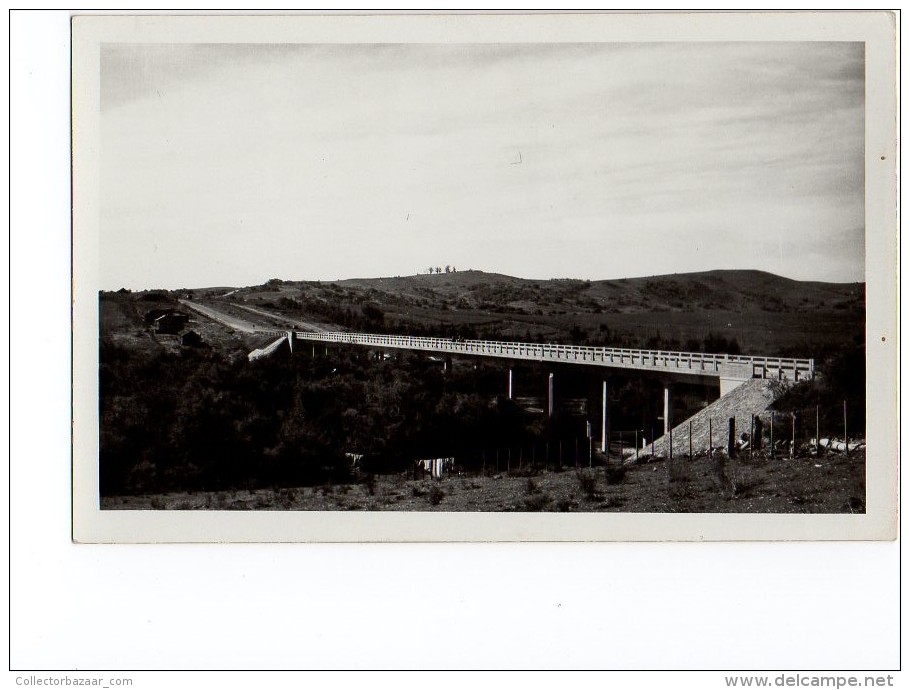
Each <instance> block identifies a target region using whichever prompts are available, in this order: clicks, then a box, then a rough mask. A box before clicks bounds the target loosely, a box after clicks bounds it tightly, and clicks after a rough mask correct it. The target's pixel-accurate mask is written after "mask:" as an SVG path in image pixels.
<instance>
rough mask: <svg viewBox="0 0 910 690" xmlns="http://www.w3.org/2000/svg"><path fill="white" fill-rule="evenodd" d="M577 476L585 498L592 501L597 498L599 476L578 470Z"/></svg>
mask: <svg viewBox="0 0 910 690" xmlns="http://www.w3.org/2000/svg"><path fill="white" fill-rule="evenodd" d="M575 476H576V478H577V479H578V484H579V486H581V490H582V491H583V492H584V494H585V496H587V497H588V498H589V499H592V500H593V499H595V498H597V475H595V474H594V473H593V472H590V471H587V470H578V471H577V472H576V473H575Z"/></svg>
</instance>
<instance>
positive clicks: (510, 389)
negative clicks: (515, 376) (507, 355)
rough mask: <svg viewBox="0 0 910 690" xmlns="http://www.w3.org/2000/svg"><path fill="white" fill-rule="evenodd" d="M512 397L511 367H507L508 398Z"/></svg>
mask: <svg viewBox="0 0 910 690" xmlns="http://www.w3.org/2000/svg"><path fill="white" fill-rule="evenodd" d="M511 399H512V369H511V368H509V400H511Z"/></svg>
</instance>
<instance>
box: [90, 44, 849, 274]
mask: <svg viewBox="0 0 910 690" xmlns="http://www.w3.org/2000/svg"><path fill="white" fill-rule="evenodd" d="M100 107H101V129H100V143H101V176H100V180H101V257H100V259H101V273H102V275H101V283H102V284H101V287H102V288H104V289H117V288H120V287H127V288H131V289H146V288H155V287H158V288H179V287H204V286H243V285H253V284H258V283H262V282H264V281H265V280H268V279H270V278H281V279H285V280H334V279H340V278H352V277H377V276H396V275H412V274H415V273H418V272H426V271H427V269H429V268H430V267H431V266H445V265H447V264H448V265H453V266H455V267H456V268H458V269H459V270H464V269H471V268H473V269H478V270H485V271H494V272H498V273H506V274H509V275H515V276H521V277H527V278H544V279H545V278H562V277H574V278H586V279H591V280H598V279H607V278H623V277H632V276H647V275H658V274H665V273H684V272H689V271H702V270H713V269H737V268H741V269H758V270H764V271H769V272H772V273H776V274H779V275H784V276H787V277H791V278H796V279H800V280H823V281H835V282H848V281H861V280H863V279H864V237H865V232H864V180H863V175H864V173H863V171H864V161H863V155H864V54H863V44H862V43H826V42H793V43H637V44H636V43H625V44H619V43H598V44H376V45H364V44H358V45H350V44H347V45H342V44H305V45H270V44H247V45H228V44H182V45H177V44H104V45H102V52H101V103H100Z"/></svg>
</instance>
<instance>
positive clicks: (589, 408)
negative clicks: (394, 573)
mask: <svg viewBox="0 0 910 690" xmlns="http://www.w3.org/2000/svg"><path fill="white" fill-rule="evenodd" d="M107 19H108V21H109V22H111V25H112V26H113V27H114V28H115V29H118V30H119V29H121V28H122V27H121V25H119V24H117V23H116V21H115V20H114V19H113V18H107ZM84 21H85V24H83V23H82V22H81V20H80V18H77V20H76V21H75V22H74V25H73V31H74V41H76V47H77V48H78V47H79V46H80V44H79V42H78V39H79V38H80V37H81V36H82V35H83V34H86V33H88V34H90V33H91V30H93V29H97V30H99V31H100V33H101V36H102V37H101V38H100V39H98V40H96V41H95V42H91V41H86V45H87V46H89V47H90V48H91V53H90V56H91V60H89V61H88V62H87V63H86V64H90V65H92V67H93V68H96V72H91V71H88V73H86V71H83V70H81V69H79V68H80V67H81V65H82V63H81V62H80V61H79V60H76V61H75V62H74V74H73V90H74V102H75V103H77V109H76V111H75V117H74V128H75V130H76V132H77V134H78V132H79V131H80V127H81V126H82V125H83V122H82V120H80V117H79V115H80V113H82V112H83V110H82V109H80V108H79V107H78V103H79V99H78V97H79V96H80V95H85V96H86V97H87V99H88V98H89V97H90V101H89V102H90V104H91V108H90V109H89V108H86V109H85V110H86V111H88V112H89V113H90V114H91V115H92V118H89V121H90V122H91V123H92V124H93V125H94V128H93V129H92V135H91V143H92V155H91V156H90V157H89V158H88V159H81V158H80V148H79V142H80V139H78V138H77V139H76V140H75V144H74V158H75V161H76V166H75V168H74V190H75V192H74V195H75V202H76V207H75V209H76V210H75V216H74V223H75V224H76V241H77V242H78V241H79V239H80V236H79V233H78V229H79V227H80V225H79V223H80V221H81V220H83V219H84V218H85V217H86V216H87V215H88V213H87V214H86V216H83V215H81V214H80V208H85V207H80V204H79V202H80V196H79V192H80V189H81V186H80V185H81V183H82V182H83V179H82V178H81V177H80V175H81V174H83V173H84V171H85V168H84V167H80V163H86V164H90V165H92V166H94V168H93V172H94V174H95V175H94V176H92V178H91V182H90V183H89V182H87V183H86V184H87V185H88V187H87V189H89V190H91V192H92V196H91V199H92V201H91V206H90V209H89V212H90V214H91V216H92V219H93V220H95V221H96V223H97V226H96V231H97V233H96V235H95V238H96V244H95V245H93V251H94V254H93V255H92V256H93V262H92V263H91V265H92V268H93V270H95V271H96V273H95V274H94V276H93V277H95V278H96V280H97V291H96V293H95V294H96V302H95V303H93V304H92V305H91V306H92V307H93V308H94V309H96V313H95V314H94V317H95V319H96V320H94V321H92V320H89V321H88V322H86V323H87V324H93V325H94V324H96V325H97V332H96V333H95V334H94V337H93V339H94V341H95V343H96V347H97V362H96V364H95V366H96V371H95V375H96V377H97V378H96V381H97V447H96V448H93V449H92V454H93V457H94V458H95V460H96V462H95V464H92V465H91V467H92V468H93V469H95V470H96V474H94V473H93V474H89V475H83V476H81V477H80V479H79V482H78V483H79V484H80V485H85V486H89V487H90V488H91V489H92V490H93V491H94V492H95V493H94V494H93V498H94V497H95V496H96V497H97V508H98V509H99V510H100V513H101V514H108V513H110V514H113V513H115V512H123V513H124V514H144V513H151V514H154V513H155V512H158V511H179V512H180V514H181V515H189V516H192V515H193V514H194V513H193V512H192V511H197V512H198V514H203V513H206V514H213V513H214V514H231V515H232V519H241V518H240V517H236V516H235V514H240V513H241V512H242V511H269V512H278V513H284V514H287V515H295V516H298V515H304V516H305V515H307V514H310V515H317V514H318V515H325V514H338V515H341V514H342V513H352V512H353V513H363V514H365V517H364V518H362V519H364V520H367V524H369V520H372V519H375V520H377V521H379V520H382V514H383V513H388V512H397V513H403V514H412V513H443V514H467V513H471V514H476V515H475V520H476V518H478V517H482V516H483V515H485V514H490V513H495V514H509V513H511V514H516V516H523V517H531V515H532V514H540V515H552V514H556V513H570V514H576V515H578V514H582V515H587V516H588V518H589V519H590V518H593V517H596V516H605V515H614V516H622V517H621V518H620V519H623V520H629V519H630V518H634V516H635V515H662V516H664V517H670V516H674V515H679V514H683V513H685V514H700V515H702V516H705V518H706V519H709V520H710V519H711V518H710V517H709V516H717V518H718V519H721V520H722V519H723V518H724V516H730V515H749V516H753V515H772V514H787V515H793V516H803V517H804V516H807V515H836V516H841V517H842V518H843V519H844V520H850V519H851V518H857V519H859V520H862V519H864V518H865V517H867V514H868V512H869V511H870V503H871V502H873V501H875V500H879V497H880V495H881V494H882V492H879V493H877V494H876V496H875V497H874V498H873V497H870V486H869V472H870V467H871V466H873V465H875V466H876V467H878V468H880V469H881V470H882V472H881V473H879V476H880V477H881V476H884V488H885V492H884V493H885V494H887V489H888V488H889V487H888V481H889V480H890V481H891V482H892V487H893V482H894V481H896V479H895V476H896V475H894V474H893V470H894V468H893V467H892V466H891V463H893V458H892V457H891V455H890V449H888V448H887V447H883V446H882V445H881V443H880V441H876V439H875V438H873V436H874V434H870V432H869V429H868V428H867V427H868V425H869V423H870V416H869V415H868V403H869V399H868V397H867V392H868V390H869V378H868V376H867V374H868V371H869V370H870V363H869V351H868V348H867V342H868V341H869V340H870V338H871V339H872V340H874V341H879V336H878V335H877V333H878V332H879V330H880V329H881V323H880V322H876V323H875V324H874V328H875V330H874V332H872V333H870V316H869V294H870V293H869V281H870V280H873V281H874V280H879V281H880V282H882V280H883V279H884V282H885V283H887V280H888V271H889V270H891V271H893V270H894V266H891V267H889V266H887V265H880V264H872V263H871V262H870V260H871V259H872V258H873V257H871V256H870V247H871V248H872V251H874V252H875V253H876V256H877V255H878V254H880V251H879V248H881V247H882V246H887V244H888V242H890V241H893V238H890V239H889V238H888V237H887V234H886V231H885V232H883V229H884V228H882V226H881V225H877V226H876V227H873V228H870V224H869V220H868V219H869V218H870V215H871V213H870V211H872V210H874V209H870V208H869V198H870V197H869V195H868V193H867V192H868V186H869V182H870V180H869V179H868V173H867V165H869V160H870V158H874V159H878V158H879V149H878V148H870V140H869V138H868V135H869V129H870V125H872V124H878V123H870V117H872V118H875V117H879V116H880V115H882V113H879V112H873V111H870V109H869V107H868V100H867V99H868V98H869V97H870V93H873V92H872V91H870V84H869V75H870V72H869V59H870V54H869V48H868V46H867V43H866V42H864V41H862V40H818V39H817V37H814V36H813V37H808V36H807V37H806V39H805V40H794V39H793V38H790V39H788V40H774V38H773V36H772V37H771V38H770V39H764V40H745V39H741V38H737V37H736V36H735V35H734V36H732V37H731V38H729V39H727V40H709V41H705V40H669V41H668V40H661V41H648V40H632V39H634V37H631V38H630V39H626V40H609V38H608V39H606V40H597V41H595V40H591V39H590V37H587V38H586V36H587V35H586V34H585V33H584V32H582V35H581V37H580V38H579V40H575V39H574V38H572V40H569V39H568V38H567V39H564V40H529V39H528V38H525V39H523V40H518V39H519V38H520V37H521V35H522V34H521V32H517V33H516V32H512V33H510V34H509V35H508V36H507V37H505V38H504V39H502V40H493V39H492V38H491V37H490V35H489V34H488V33H483V32H481V33H479V34H478V35H477V36H476V37H475V38H474V39H473V40H471V32H470V31H469V30H464V31H461V32H457V31H456V32H455V33H454V35H446V36H443V37H442V38H440V39H437V40H435V41H434V40H427V39H426V38H425V37H423V36H421V35H420V33H419V32H418V33H417V35H413V34H408V33H406V32H403V31H402V32H400V33H397V34H396V33H395V32H391V33H389V32H382V33H381V35H379V36H377V38H375V39H371V38H369V37H367V38H366V39H364V40H357V41H353V42H352V41H351V40H347V39H346V40H337V39H336V38H335V36H336V34H334V33H332V32H325V34H323V35H321V36H320V39H319V40H318V41H317V40H313V39H312V38H310V39H309V40H308V36H310V34H308V32H307V31H306V30H305V29H306V26H305V22H304V27H303V28H304V30H303V31H302V32H301V38H299V39H297V38H289V37H288V35H287V34H286V33H284V34H281V35H278V34H276V38H275V40H272V41H266V40H262V39H261V38H259V37H258V36H259V34H257V37H249V36H241V38H240V39H238V40H226V39H223V38H222V37H221V34H219V33H218V32H217V31H216V32H215V33H214V34H211V35H207V34H206V31H205V29H206V27H205V25H202V29H203V31H202V35H201V36H199V37H196V34H193V33H192V32H190V33H187V32H183V33H180V32H179V31H178V32H176V33H175V34H174V35H175V36H177V37H178V40H173V39H172V40H167V39H166V37H163V36H162V35H161V34H162V31H161V30H160V29H161V28H162V27H161V25H155V24H152V25H151V26H150V31H149V32H148V33H147V34H143V35H141V40H139V39H138V38H137V37H136V36H135V35H133V34H134V32H135V29H134V28H133V29H129V30H123V31H120V33H119V34H118V33H117V32H116V31H115V32H114V33H113V37H110V36H108V35H107V34H105V29H106V27H107V26H108V25H107V24H105V22H104V20H99V19H95V20H94V23H92V19H91V18H87V19H85V20H84ZM173 24H174V26H175V27H176V28H178V29H179V28H180V27H179V24H180V22H179V20H174V22H173ZM196 28H199V25H198V24H197V25H196ZM212 28H216V29H217V28H218V27H217V26H213V27H212ZM241 28H242V27H241ZM342 28H343V27H342ZM164 33H167V32H164ZM340 35H344V34H343V33H342V34H340ZM569 38H571V37H569ZM585 38H586V40H582V39H585ZM115 39H116V40H115ZM810 39H811V40H810ZM87 52H88V51H87ZM885 114H887V113H885ZM886 123H887V122H886ZM892 125H893V123H892ZM886 130H887V127H886ZM886 134H887V131H886ZM882 141H885V142H887V136H886V137H885V138H884V139H882ZM876 145H878V144H877V143H876ZM882 151H883V152H884V153H886V154H888V157H889V158H888V160H890V155H891V154H892V151H891V150H887V151H886V150H885V149H882ZM881 159H882V160H885V156H882V158H881ZM889 165H890V163H889ZM876 222H877V221H876ZM886 227H887V226H885V228H886ZM873 232H874V233H878V235H881V236H882V237H881V239H878V238H877V237H873ZM886 256H887V254H886ZM74 262H75V266H74V270H75V271H76V273H77V275H78V272H79V269H80V252H79V250H78V248H77V249H76V251H75V252H74ZM86 263H89V262H86ZM870 271H874V272H875V273H876V275H875V276H873V275H870ZM892 275H893V274H892ZM880 306H886V305H880ZM891 316H894V315H893V314H892V315H891ZM887 317H888V315H887V313H886V318H887ZM80 323H81V322H80ZM77 327H78V326H77ZM84 335H85V338H86V342H87V343H88V342H90V340H91V339H92V337H91V334H84ZM881 343H884V345H885V349H884V352H886V353H887V352H893V349H892V348H893V345H892V343H891V342H889V341H888V340H887V339H886V337H881V341H880V342H879V344H881ZM873 366H879V365H877V364H876V365H873ZM886 376H887V373H886ZM891 383H892V384H893V380H892V381H891ZM76 415H77V417H78V412H77V413H76ZM885 419H887V416H886V418H885ZM880 422H881V420H879V423H880ZM873 423H874V422H873ZM892 431H894V430H892ZM884 437H885V439H887V438H888V432H887V430H886V433H885V435H884ZM879 438H881V435H880V436H879ZM876 443H878V445H876ZM889 472H892V474H890V475H889ZM93 484H94V486H92V485H93ZM884 507H885V510H886V511H887V506H884ZM241 517H242V516H241ZM187 519H189V520H192V517H189V518H187ZM328 519H331V518H328ZM422 519H423V518H416V517H415V518H414V521H415V522H418V521H420V520H422ZM513 519H522V517H515V518H513ZM543 519H546V518H543ZM607 519H609V517H608V518H607ZM797 519H798V517H797ZM473 524H477V523H476V521H475V523H473ZM510 524H517V523H510ZM560 524H567V523H560ZM589 524H590V523H589ZM598 524H603V525H607V524H609V523H606V522H604V523H598ZM844 524H846V523H844ZM854 524H861V523H854ZM893 528H894V525H893V520H892V522H891V524H890V529H891V530H893ZM888 529H889V526H888V525H887V523H886V525H885V532H887V531H888ZM656 534H657V537H658V538H660V532H659V530H658V532H657V533H656ZM673 534H674V533H671V532H667V533H666V536H667V537H668V538H669V537H670V536H673ZM819 534H821V533H819ZM676 536H678V535H676ZM431 538H437V539H444V538H445V534H444V533H441V532H440V533H436V534H433V535H432V536H431ZM561 538H569V539H571V538H572V532H571V531H567V532H564V533H562V534H561Z"/></svg>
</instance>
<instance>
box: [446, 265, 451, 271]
mask: <svg viewBox="0 0 910 690" xmlns="http://www.w3.org/2000/svg"><path fill="white" fill-rule="evenodd" d="M451 271H452V267H451V266H449V264H446V273H451Z"/></svg>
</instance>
